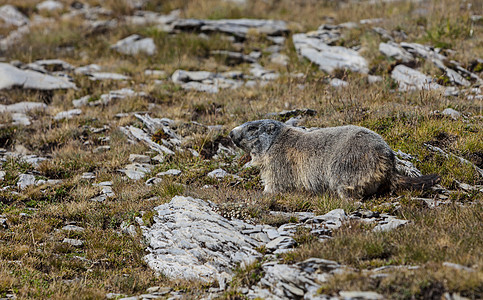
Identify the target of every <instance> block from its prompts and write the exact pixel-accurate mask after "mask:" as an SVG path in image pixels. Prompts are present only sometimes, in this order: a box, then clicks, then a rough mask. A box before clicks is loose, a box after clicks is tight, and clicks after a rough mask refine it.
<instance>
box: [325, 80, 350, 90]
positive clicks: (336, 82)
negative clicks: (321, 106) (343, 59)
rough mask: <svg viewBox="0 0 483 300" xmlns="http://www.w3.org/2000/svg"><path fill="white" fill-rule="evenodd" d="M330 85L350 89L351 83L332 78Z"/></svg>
mask: <svg viewBox="0 0 483 300" xmlns="http://www.w3.org/2000/svg"><path fill="white" fill-rule="evenodd" d="M329 84H330V85H331V86H333V87H335V88H341V87H348V86H349V83H348V82H347V81H345V80H342V79H339V78H332V79H331V80H330V81H329Z"/></svg>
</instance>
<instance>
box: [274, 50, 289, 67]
mask: <svg viewBox="0 0 483 300" xmlns="http://www.w3.org/2000/svg"><path fill="white" fill-rule="evenodd" d="M289 61H290V59H289V57H288V56H287V55H285V54H281V53H273V54H271V55H270V62H272V63H274V64H277V65H282V66H286V65H288V63H289Z"/></svg>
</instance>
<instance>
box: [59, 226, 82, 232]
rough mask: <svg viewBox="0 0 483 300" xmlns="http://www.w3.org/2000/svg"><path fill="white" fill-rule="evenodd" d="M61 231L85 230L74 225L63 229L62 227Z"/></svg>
mask: <svg viewBox="0 0 483 300" xmlns="http://www.w3.org/2000/svg"><path fill="white" fill-rule="evenodd" d="M62 230H65V231H77V232H82V231H84V230H85V229H84V228H82V227H79V226H76V225H65V226H64V227H62Z"/></svg>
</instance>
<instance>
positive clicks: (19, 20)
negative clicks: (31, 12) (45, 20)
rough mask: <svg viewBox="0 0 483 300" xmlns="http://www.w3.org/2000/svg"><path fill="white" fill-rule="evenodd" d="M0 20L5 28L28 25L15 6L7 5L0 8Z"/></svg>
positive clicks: (26, 19) (27, 20)
mask: <svg viewBox="0 0 483 300" xmlns="http://www.w3.org/2000/svg"><path fill="white" fill-rule="evenodd" d="M0 20H2V21H3V23H4V24H5V25H7V26H17V27H18V26H22V25H26V24H28V23H29V22H30V21H29V19H28V18H27V17H26V16H25V15H24V14H22V13H21V12H20V11H19V10H18V9H17V8H16V7H15V6H13V5H10V4H7V5H2V6H0Z"/></svg>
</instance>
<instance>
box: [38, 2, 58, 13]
mask: <svg viewBox="0 0 483 300" xmlns="http://www.w3.org/2000/svg"><path fill="white" fill-rule="evenodd" d="M35 7H36V8H37V9H38V10H48V11H55V10H61V9H63V8H64V5H63V4H62V3H61V2H59V1H53V0H47V1H43V2H40V3H39V4H37V5H36V6H35Z"/></svg>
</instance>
